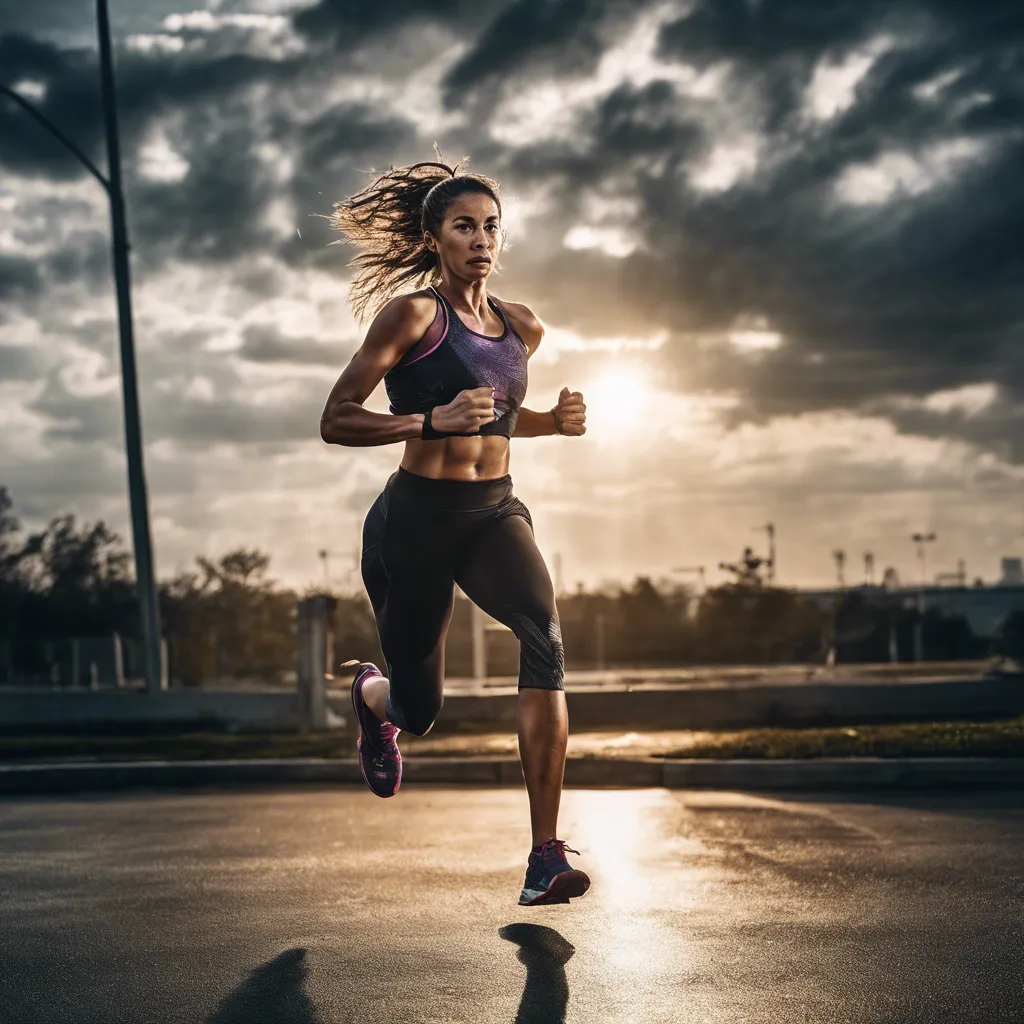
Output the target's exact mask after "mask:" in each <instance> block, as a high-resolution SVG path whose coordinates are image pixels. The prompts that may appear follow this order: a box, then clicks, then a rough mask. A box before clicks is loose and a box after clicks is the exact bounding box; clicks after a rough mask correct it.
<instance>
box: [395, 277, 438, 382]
mask: <svg viewBox="0 0 1024 1024" xmlns="http://www.w3.org/2000/svg"><path fill="white" fill-rule="evenodd" d="M431 291H433V292H434V295H435V297H436V296H437V292H436V291H435V290H434V289H433V288H431ZM437 305H438V312H437V313H435V314H434V319H433V321H431V324H430V326H429V327H428V328H427V330H426V332H425V333H424V335H423V337H422V338H420V340H419V341H418V342H416V344H415V345H414V346H413V347H412V348H411V349H410V350H409V351H408V353H407V354H406V359H403V360H402V361H401V362H400V363H398V365H397V366H396V367H395V369H396V370H398V369H404V368H405V367H406V366H412V364H413V363H417V362H419V361H420V360H421V359H423V358H425V357H426V356H429V355H430V353H431V352H433V351H434V349H435V348H437V346H438V345H440V344H441V342H442V341H444V339H445V338H446V337H448V326H449V321H448V309H447V307H446V306H445V304H444V303H443V302H438V304H437ZM438 314H440V321H441V323H443V324H444V330H442V331H441V334H440V336H439V337H438V339H437V340H436V341H434V340H432V337H431V336H432V335H433V334H436V333H437V330H438V329H439V327H440V324H439V323H438V319H439V317H438ZM421 348H425V349H426V351H424V352H420V353H419V354H418V355H413V353H414V352H417V351H418V350H419V349H421ZM410 355H411V356H412V358H411V359H408V356H410Z"/></svg>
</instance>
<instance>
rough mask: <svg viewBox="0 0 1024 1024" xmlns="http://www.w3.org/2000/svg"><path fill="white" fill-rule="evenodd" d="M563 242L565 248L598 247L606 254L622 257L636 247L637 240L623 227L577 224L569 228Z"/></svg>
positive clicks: (617, 257)
mask: <svg viewBox="0 0 1024 1024" xmlns="http://www.w3.org/2000/svg"><path fill="white" fill-rule="evenodd" d="M563 244H564V245H565V247H566V248H567V249H600V250H601V252H603V253H606V254H607V255H608V256H614V257H615V258H616V259H622V258H623V257H626V256H628V255H629V254H630V253H632V252H635V251H636V249H637V240H636V238H635V236H633V235H632V234H631V233H630V232H629V231H627V230H626V229H625V228H618V227H599V226H594V225H590V224H577V225H576V226H575V227H572V228H570V229H569V230H568V231H567V232H566V234H565V239H564V240H563Z"/></svg>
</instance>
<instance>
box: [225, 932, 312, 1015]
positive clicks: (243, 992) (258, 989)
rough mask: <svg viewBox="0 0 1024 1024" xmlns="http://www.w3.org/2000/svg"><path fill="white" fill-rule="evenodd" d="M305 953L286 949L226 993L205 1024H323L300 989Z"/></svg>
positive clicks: (302, 982)
mask: <svg viewBox="0 0 1024 1024" xmlns="http://www.w3.org/2000/svg"><path fill="white" fill-rule="evenodd" d="M305 959H306V951H305V950H304V949H286V950H285V951H284V952H283V953H281V954H280V955H279V956H276V957H274V959H273V960H270V961H269V962H268V963H265V964H262V965H261V966H259V967H257V968H256V970H255V971H253V972H252V974H250V975H249V977H248V978H246V979H245V981H243V982H242V984H241V985H239V986H238V988H236V989H235V990H234V991H233V992H230V993H228V995H226V996H225V997H224V998H223V999H222V1000H221V1002H220V1005H219V1006H218V1007H217V1009H216V1010H215V1011H214V1012H213V1015H212V1016H211V1017H209V1018H208V1019H207V1021H206V1024H323V1019H322V1018H321V1017H320V1015H319V1014H318V1013H317V1012H316V1008H315V1007H314V1006H313V1003H312V1002H311V1001H310V998H309V996H308V995H306V993H305V991H304V989H303V986H304V984H305V982H306V976H307V975H308V974H309V970H308V968H307V967H306V964H305Z"/></svg>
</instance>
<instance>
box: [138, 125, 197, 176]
mask: <svg viewBox="0 0 1024 1024" xmlns="http://www.w3.org/2000/svg"><path fill="white" fill-rule="evenodd" d="M190 166H191V165H190V164H189V162H188V160H186V159H185V158H184V157H183V156H182V155H181V154H180V153H179V152H178V151H177V150H176V149H175V148H174V146H173V145H172V144H171V140H170V138H169V137H168V134H167V130H166V129H165V128H164V127H163V126H162V125H155V126H154V127H153V128H152V129H151V130H150V132H149V134H148V136H147V138H146V140H145V142H143V144H142V145H141V146H140V147H139V164H138V169H139V174H141V175H142V177H144V178H148V179H149V180H150V181H160V182H164V183H167V184H170V183H173V182H176V181H181V180H182V179H183V178H184V177H185V176H186V175H187V174H188V172H189V168H190Z"/></svg>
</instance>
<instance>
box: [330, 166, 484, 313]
mask: <svg viewBox="0 0 1024 1024" xmlns="http://www.w3.org/2000/svg"><path fill="white" fill-rule="evenodd" d="M435 152H436V147H435ZM437 156H438V160H437V161H429V162H425V163H418V164H411V165H410V166H408V167H392V168H391V169H390V170H389V171H386V172H385V173H384V174H381V175H379V176H378V177H377V178H376V179H375V180H374V181H373V182H372V183H371V184H370V185H368V186H367V187H366V188H364V189H362V190H361V191H359V192H357V193H356V194H355V195H352V196H349V197H348V198H347V199H343V200H342V201H341V202H338V203H335V204H334V212H333V213H332V214H331V216H330V217H329V218H328V220H329V222H330V224H331V227H333V228H335V229H336V230H338V231H341V232H342V233H343V234H344V235H345V238H344V239H343V240H344V241H346V242H349V243H351V244H353V245H356V246H358V247H359V249H360V250H361V251H360V253H359V254H358V255H357V256H355V257H354V258H353V259H352V261H351V262H350V263H349V266H350V267H352V268H353V269H354V271H355V273H354V274H353V277H352V283H351V285H350V289H349V301H350V302H351V303H352V309H353V312H354V313H355V316H356V319H357V320H360V321H362V320H366V319H368V318H369V317H370V316H372V315H373V314H374V313H376V312H377V310H379V309H380V307H381V306H383V305H384V303H385V302H387V301H388V299H390V298H391V297H392V296H393V295H394V294H395V293H396V292H397V291H398V290H399V289H400V288H401V287H402V286H403V285H405V284H406V283H412V284H414V285H415V286H417V287H420V286H422V285H423V284H436V283H438V282H439V281H440V264H439V262H438V258H437V254H436V253H433V252H431V251H430V250H429V249H428V248H427V247H426V245H425V244H424V242H423V233H424V232H425V231H429V232H430V233H431V234H432V235H434V236H435V237H437V236H438V235H440V233H441V225H442V224H443V223H444V217H445V214H446V213H447V212H448V208H449V207H450V206H451V205H452V203H453V202H454V201H455V200H456V199H457V198H458V197H459V196H461V195H465V194H466V193H467V192H475V193H482V194H484V195H488V196H490V197H491V198H492V199H493V200H494V201H495V203H497V205H498V216H499V218H500V216H501V200H500V199H499V198H498V188H499V186H498V182H497V181H495V180H494V179H493V178H488V177H485V176H484V175H482V174H462V173H460V171H461V169H462V166H463V165H464V164H465V162H466V161H465V159H463V160H460V161H459V163H457V164H456V165H455V166H454V167H449V166H448V164H446V163H443V162H442V161H441V159H440V153H437ZM332 244H337V243H332Z"/></svg>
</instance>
